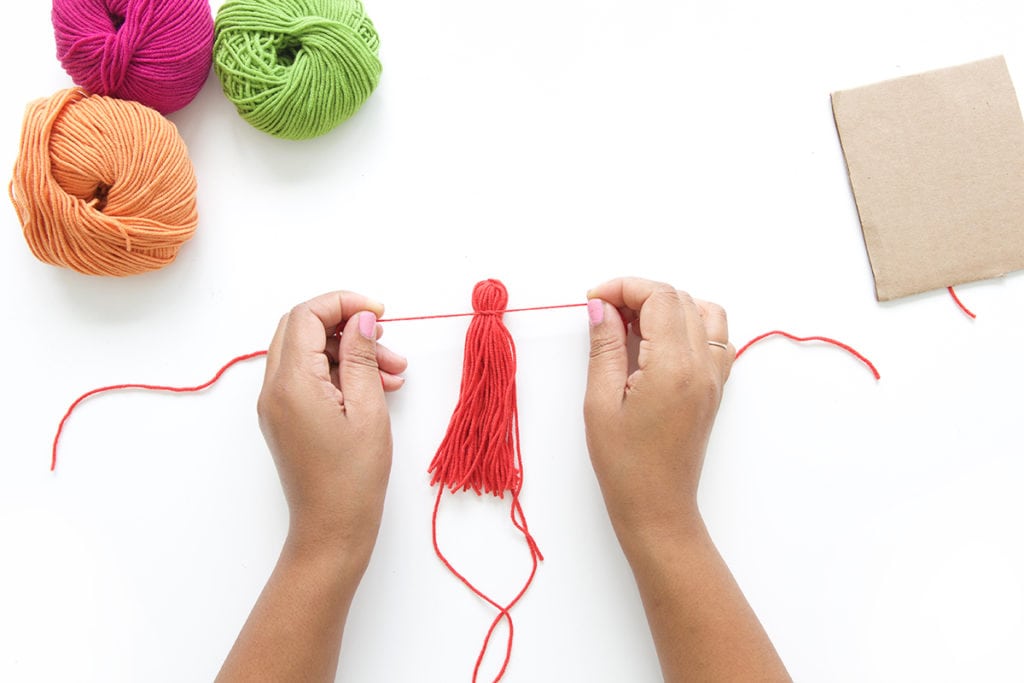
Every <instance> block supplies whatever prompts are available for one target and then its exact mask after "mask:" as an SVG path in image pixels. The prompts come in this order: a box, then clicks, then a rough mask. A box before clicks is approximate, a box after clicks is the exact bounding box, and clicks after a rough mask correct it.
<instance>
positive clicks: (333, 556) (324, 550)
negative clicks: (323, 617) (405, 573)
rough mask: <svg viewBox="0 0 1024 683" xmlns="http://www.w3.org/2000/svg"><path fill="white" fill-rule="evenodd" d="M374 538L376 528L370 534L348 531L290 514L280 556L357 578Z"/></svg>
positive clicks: (367, 559) (371, 547)
mask: <svg viewBox="0 0 1024 683" xmlns="http://www.w3.org/2000/svg"><path fill="white" fill-rule="evenodd" d="M375 541H376V528H374V533H373V534H372V535H368V534H366V533H360V534H352V533H346V532H345V531H344V530H343V529H341V528H338V526H337V525H333V524H328V523H324V522H323V521H316V520H314V519H309V518H301V519H296V518H295V516H293V517H292V520H291V523H290V524H289V527H288V536H287V537H286V538H285V543H284V549H283V550H282V556H285V555H287V557H288V558H289V559H290V560H292V561H295V562H301V563H303V564H307V565H316V566H319V567H321V568H323V569H324V570H325V571H329V572H331V573H333V574H336V575H338V576H343V577H348V578H351V579H354V580H355V581H359V579H360V578H362V575H363V572H365V571H366V567H367V565H369V563H370V556H371V555H372V553H373V547H374V544H375Z"/></svg>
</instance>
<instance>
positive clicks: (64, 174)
mask: <svg viewBox="0 0 1024 683" xmlns="http://www.w3.org/2000/svg"><path fill="white" fill-rule="evenodd" d="M10 193H11V201H12V202H13V203H14V208H15V209H16V210H17V212H18V219H19V221H20V222H21V225H22V229H23V231H24V233H25V240H26V241H27V242H28V246H29V248H31V249H32V253H33V254H35V256H36V258H38V259H39V260H40V261H44V262H46V263H51V264H53V265H57V266H65V267H68V268H72V269H74V270H77V271H78V272H80V273H86V274H89V275H134V274H136V273H142V272H145V271H149V270H155V269H157V268H162V267H163V266H166V265H167V264H168V263H170V262H171V261H173V260H174V257H175V256H176V255H177V253H178V249H180V248H181V246H182V245H183V244H184V243H185V242H186V241H187V240H188V239H189V238H190V237H191V236H192V234H193V233H194V232H195V229H196V224H197V222H198V218H197V214H196V178H195V173H194V171H193V169H192V162H191V161H190V160H189V157H188V150H187V149H186V147H185V143H184V141H183V140H182V139H181V136H179V135H178V130H177V128H175V127H174V124H173V123H171V122H170V121H168V120H167V119H165V118H164V117H163V116H161V115H160V114H159V113H157V112H156V111H155V110H153V109H150V108H149V107H144V106H142V105H141V104H139V103H137V102H130V101H127V100H119V99H114V98H112V97H105V96H103V95H87V94H86V93H85V92H84V91H83V90H81V89H80V88H71V89H69V90H61V91H59V92H57V93H56V94H54V95H53V96H51V97H49V98H46V99H42V100H37V101H35V102H33V103H31V104H29V105H28V108H27V109H26V111H25V121H24V124H23V127H22V131H21V147H20V149H19V152H18V159H17V162H16V163H15V165H14V176H13V178H12V179H11V185H10Z"/></svg>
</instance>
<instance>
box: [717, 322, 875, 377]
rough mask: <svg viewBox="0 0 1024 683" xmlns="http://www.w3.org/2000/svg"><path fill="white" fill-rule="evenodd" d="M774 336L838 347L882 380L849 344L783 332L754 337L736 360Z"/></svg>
mask: <svg viewBox="0 0 1024 683" xmlns="http://www.w3.org/2000/svg"><path fill="white" fill-rule="evenodd" d="M773 335H778V336H780V337H785V338H786V339H791V340H793V341H795V342H814V341H817V342H824V343H826V344H831V345H832V346H836V347H838V348H840V349H842V350H844V351H846V352H847V353H849V354H850V355H851V356H853V357H854V358H856V359H857V360H859V361H860V362H861V363H863V364H864V365H866V366H867V367H868V369H869V370H871V374H873V375H874V376H875V379H882V376H881V375H880V374H879V373H878V368H876V367H875V364H874V363H872V362H871V361H870V360H868V359H867V357H866V356H864V354H862V353H861V352H860V351H858V350H857V349H855V348H853V347H852V346H850V345H849V344H844V343H843V342H841V341H838V340H836V339H832V338H831V337H797V336H796V335H793V334H790V333H789V332H783V331H782V330H772V331H771V332H765V333H764V334H761V335H758V336H756V337H754V338H753V339H751V340H750V341H748V342H747V343H746V344H744V345H743V346H742V347H740V350H739V351H737V352H736V358H739V357H740V356H742V355H743V354H744V353H746V351H747V349H749V348H750V347H751V346H753V345H754V344H756V343H757V342H759V341H761V340H762V339H766V338H768V337H771V336H773Z"/></svg>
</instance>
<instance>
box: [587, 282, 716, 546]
mask: <svg viewBox="0 0 1024 683" xmlns="http://www.w3.org/2000/svg"><path fill="white" fill-rule="evenodd" d="M588 299H589V304H588V306H589V312H590V319H591V326H590V339H591V350H590V368H589V372H588V379H587V391H586V397H585V400H584V419H585V422H586V430H587V446H588V448H589V450H590V457H591V461H592V463H593V466H594V472H595V473H596V475H597V479H598V482H599V483H600V485H601V492H602V493H603V495H604V499H605V505H606V506H607V508H608V515H609V517H610V518H611V521H612V525H613V526H614V528H615V531H616V534H617V535H618V537H619V541H620V543H622V544H623V546H624V548H628V544H630V543H631V541H632V540H633V539H644V538H646V539H650V538H652V537H662V536H663V535H664V534H666V533H667V534H675V533H678V532H685V531H686V530H687V527H686V525H688V524H698V525H701V526H702V520H701V519H700V512H699V510H698V509H697V485H698V483H699V481H700V473H701V469H702V467H703V463H704V453H705V450H706V448H707V443H708V438H709V437H710V434H711V427H712V425H713V424H714V420H715V415H716V413H717V412H718V406H719V403H720V402H721V399H722V390H723V387H724V385H725V382H726V379H728V377H729V370H730V368H731V367H732V362H733V360H734V358H735V355H736V354H735V349H734V348H733V346H732V344H728V348H726V349H722V348H719V347H717V346H712V345H709V344H708V341H709V340H711V341H718V342H726V343H727V342H728V338H729V336H728V326H727V323H726V316H725V311H724V310H723V309H722V308H721V307H720V306H718V305H716V304H712V303H707V302H702V301H696V300H694V299H693V298H691V297H690V295H689V294H687V293H685V292H681V291H677V290H676V289H675V288H674V287H672V286H670V285H667V284H664V283H658V282H652V281H649V280H642V279H638V278H621V279H617V280H612V281H610V282H606V283H604V284H602V285H599V286H598V287H595V288H594V289H592V290H590V292H588ZM630 330H632V332H633V333H635V334H637V335H638V336H640V338H641V341H640V345H639V354H638V358H637V360H636V363H637V369H636V370H635V371H634V372H633V373H631V374H630V373H629V360H628V357H627V344H626V337H627V334H629V333H630Z"/></svg>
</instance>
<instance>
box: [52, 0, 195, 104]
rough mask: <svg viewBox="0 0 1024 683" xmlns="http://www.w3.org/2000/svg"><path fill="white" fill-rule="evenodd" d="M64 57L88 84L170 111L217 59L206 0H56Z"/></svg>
mask: <svg viewBox="0 0 1024 683" xmlns="http://www.w3.org/2000/svg"><path fill="white" fill-rule="evenodd" d="M52 17H53V32H54V34H55V36H56V38H57V58H58V59H60V63H61V64H62V65H63V66H64V70H65V71H67V72H68V75H69V76H71V78H72V79H73V80H74V81H75V83H77V84H78V85H80V86H82V87H83V88H85V89H86V90H88V91H90V92H93V93H98V94H100V95H110V96H112V97H119V98H121V99H125V100H135V101H136V102H140V103H142V104H145V105H147V106H150V107H153V108H154V109H156V110H157V111H159V112H161V113H163V114H168V113H170V112H172V111H177V110H178V109H181V108H182V107H184V106H185V105H186V104H188V103H189V102H191V101H192V99H193V98H194V97H195V96H196V94H197V93H198V92H199V89H200V88H202V87H203V83H205V82H206V76H207V75H208V74H209V72H210V63H211V61H212V59H213V14H212V12H211V11H210V5H209V3H208V1H207V0H53V13H52Z"/></svg>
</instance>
